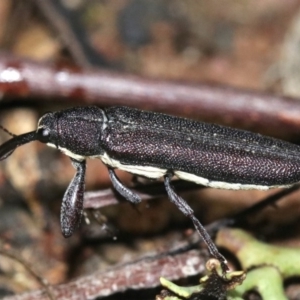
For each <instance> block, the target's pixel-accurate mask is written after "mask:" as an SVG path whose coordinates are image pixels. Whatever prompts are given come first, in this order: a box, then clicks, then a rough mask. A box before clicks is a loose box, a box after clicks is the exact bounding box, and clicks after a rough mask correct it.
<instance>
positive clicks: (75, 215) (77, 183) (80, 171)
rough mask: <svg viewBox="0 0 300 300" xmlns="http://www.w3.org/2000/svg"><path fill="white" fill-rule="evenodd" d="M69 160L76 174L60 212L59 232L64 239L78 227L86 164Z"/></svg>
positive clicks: (81, 210) (81, 208)
mask: <svg viewBox="0 0 300 300" xmlns="http://www.w3.org/2000/svg"><path fill="white" fill-rule="evenodd" d="M71 160H72V165H73V166H74V168H75V169H76V174H75V176H74V177H73V179H72V181H71V182H70V184H69V186H68V188H67V190H66V192H65V195H64V198H63V201H62V205H61V212H60V224H61V231H62V234H63V236H64V237H65V238H67V237H70V236H71V235H72V234H73V232H74V230H75V229H76V228H77V227H78V225H79V223H80V219H81V215H82V212H83V199H84V186H85V182H84V180H85V170H86V162H85V160H83V161H77V160H75V159H72V158H71Z"/></svg>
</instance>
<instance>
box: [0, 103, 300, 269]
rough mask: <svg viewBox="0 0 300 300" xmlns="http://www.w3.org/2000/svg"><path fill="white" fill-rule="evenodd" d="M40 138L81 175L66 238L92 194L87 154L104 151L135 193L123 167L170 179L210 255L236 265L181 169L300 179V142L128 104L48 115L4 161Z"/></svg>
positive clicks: (229, 181) (267, 181) (285, 182)
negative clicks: (179, 185) (185, 193)
mask: <svg viewBox="0 0 300 300" xmlns="http://www.w3.org/2000/svg"><path fill="white" fill-rule="evenodd" d="M34 140H38V141H40V142H43V143H47V145H49V146H52V147H55V148H58V149H60V150H61V151H62V152H64V153H65V154H66V155H68V156H70V158H71V160H72V163H73V166H74V167H75V169H76V174H75V176H74V178H73V179H72V181H71V183H70V185H69V187H68V189H67V191H66V193H65V195H64V198H63V201H62V207H61V227H62V233H63V235H64V236H65V237H69V236H71V235H72V233H73V231H74V230H75V228H76V227H77V226H78V224H79V221H80V218H81V215H82V211H83V199H84V181H85V170H86V162H85V161H86V159H87V158H100V159H101V160H102V161H103V162H104V163H105V164H106V165H107V167H108V172H109V176H110V178H111V180H112V184H113V187H114V188H115V189H116V190H117V191H118V192H119V193H120V194H121V195H122V196H124V197H125V198H126V199H127V200H129V201H131V202H132V203H138V202H139V201H140V200H141V199H140V197H139V196H138V195H137V194H134V193H133V192H132V191H130V190H129V189H128V188H126V187H125V186H124V185H123V184H122V183H121V182H120V180H119V179H118V177H117V176H116V174H115V173H114V169H116V168H118V169H121V170H124V171H127V172H131V173H133V174H138V175H142V176H146V177H149V178H160V177H163V178H164V184H165V188H166V192H167V194H168V196H169V198H170V200H171V201H172V202H173V203H175V204H176V205H177V207H178V208H179V209H180V210H181V211H182V212H183V213H184V214H185V215H186V216H188V217H190V219H191V220H192V221H193V223H194V226H195V228H196V230H197V231H198V232H199V234H200V235H201V236H202V237H203V239H204V241H205V242H206V244H207V246H208V249H209V252H210V254H211V255H212V256H213V257H215V258H217V259H219V260H220V261H221V264H222V268H223V271H224V272H225V271H226V270H227V269H228V268H227V265H226V260H225V258H224V257H223V256H222V255H221V254H220V253H219V252H218V250H217V248H216V246H215V245H214V243H213V242H212V240H211V239H210V237H209V235H208V234H207V232H206V231H205V228H204V227H203V226H202V225H201V223H200V222H199V220H198V219H197V218H196V217H195V215H194V212H193V210H192V209H191V208H190V207H189V206H188V204H187V203H186V202H185V201H184V200H183V199H182V198H181V197H180V196H178V195H177V194H176V192H175V191H174V189H173V187H172V185H171V183H170V181H171V178H172V177H173V176H174V175H175V176H177V177H179V178H181V179H184V180H190V181H194V182H196V183H199V184H203V185H206V186H210V187H214V188H226V189H268V188H272V187H286V186H289V185H292V184H294V183H297V182H299V181H300V146H297V145H294V144H291V143H287V142H284V141H280V140H276V139H273V138H270V137H265V136H262V135H259V134H255V133H251V132H247V131H242V130H237V129H231V128H227V127H222V126H218V125H212V124H206V123H201V122H196V121H192V120H188V119H184V118H178V117H173V116H169V115H165V114H159V113H153V112H146V111H141V110H138V109H133V108H128V107H111V108H107V109H100V108H98V107H77V108H71V109H66V110H63V111H59V112H53V113H48V114H45V115H44V116H43V117H42V118H41V119H40V121H39V124H38V129H37V131H32V132H28V133H25V134H22V135H19V136H15V137H13V138H12V139H11V140H9V141H7V142H6V143H4V144H3V145H1V146H0V160H1V159H5V158H7V157H8V156H9V155H10V154H11V153H12V152H13V151H14V150H15V149H16V148H17V147H19V146H21V145H24V144H26V143H28V142H30V141H34Z"/></svg>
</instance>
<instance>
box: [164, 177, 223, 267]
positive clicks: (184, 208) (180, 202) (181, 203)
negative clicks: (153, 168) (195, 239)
mask: <svg viewBox="0 0 300 300" xmlns="http://www.w3.org/2000/svg"><path fill="white" fill-rule="evenodd" d="M172 177H173V174H172V172H168V173H167V174H166V175H165V177H164V183H165V188H166V191H167V194H168V196H169V198H170V200H171V202H173V203H174V204H175V205H176V206H177V207H178V209H179V210H180V211H181V212H182V213H183V214H184V215H185V216H187V217H189V218H190V219H191V220H192V221H193V224H194V226H195V228H196V230H197V232H198V233H199V234H200V236H201V237H202V239H203V240H204V242H205V244H206V245H207V247H208V251H209V253H210V255H211V256H212V257H214V258H216V259H218V260H219V261H220V263H221V266H222V269H223V271H224V272H226V271H227V270H228V266H227V261H226V259H225V257H224V256H223V255H222V254H221V253H220V252H219V251H218V249H217V247H216V245H215V244H214V242H213V241H212V239H211V237H210V236H209V234H208V233H207V231H206V229H205V227H204V226H203V225H202V224H201V223H200V221H199V220H198V219H197V218H196V216H195V214H194V211H193V209H192V208H191V207H190V206H189V205H188V204H187V203H186V201H185V200H184V199H182V198H181V197H180V196H178V195H177V194H176V192H175V190H174V188H173V187H172V185H171V178H172Z"/></svg>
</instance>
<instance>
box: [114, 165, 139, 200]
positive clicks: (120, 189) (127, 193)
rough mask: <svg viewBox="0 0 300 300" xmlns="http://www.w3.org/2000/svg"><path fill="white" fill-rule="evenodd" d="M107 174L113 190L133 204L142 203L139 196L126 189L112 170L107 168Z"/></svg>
mask: <svg viewBox="0 0 300 300" xmlns="http://www.w3.org/2000/svg"><path fill="white" fill-rule="evenodd" d="M108 174H109V177H110V179H111V182H112V184H113V187H114V189H115V190H116V191H117V192H118V193H119V194H120V195H121V196H123V197H124V198H125V199H126V200H128V201H130V202H131V203H133V204H137V203H140V202H141V201H142V200H141V198H140V196H139V195H137V194H135V193H134V192H132V191H131V190H130V189H128V188H127V187H126V186H125V185H123V184H122V182H121V181H120V179H119V178H118V176H117V175H116V173H115V171H114V169H112V168H109V167H108Z"/></svg>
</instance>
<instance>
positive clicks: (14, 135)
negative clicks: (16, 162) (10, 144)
mask: <svg viewBox="0 0 300 300" xmlns="http://www.w3.org/2000/svg"><path fill="white" fill-rule="evenodd" d="M0 129H2V130H3V131H4V132H6V133H7V134H9V135H10V136H12V137H16V136H17V135H16V134H13V133H11V132H10V131H9V130H7V129H6V128H5V127H4V126H2V125H1V124H0Z"/></svg>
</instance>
